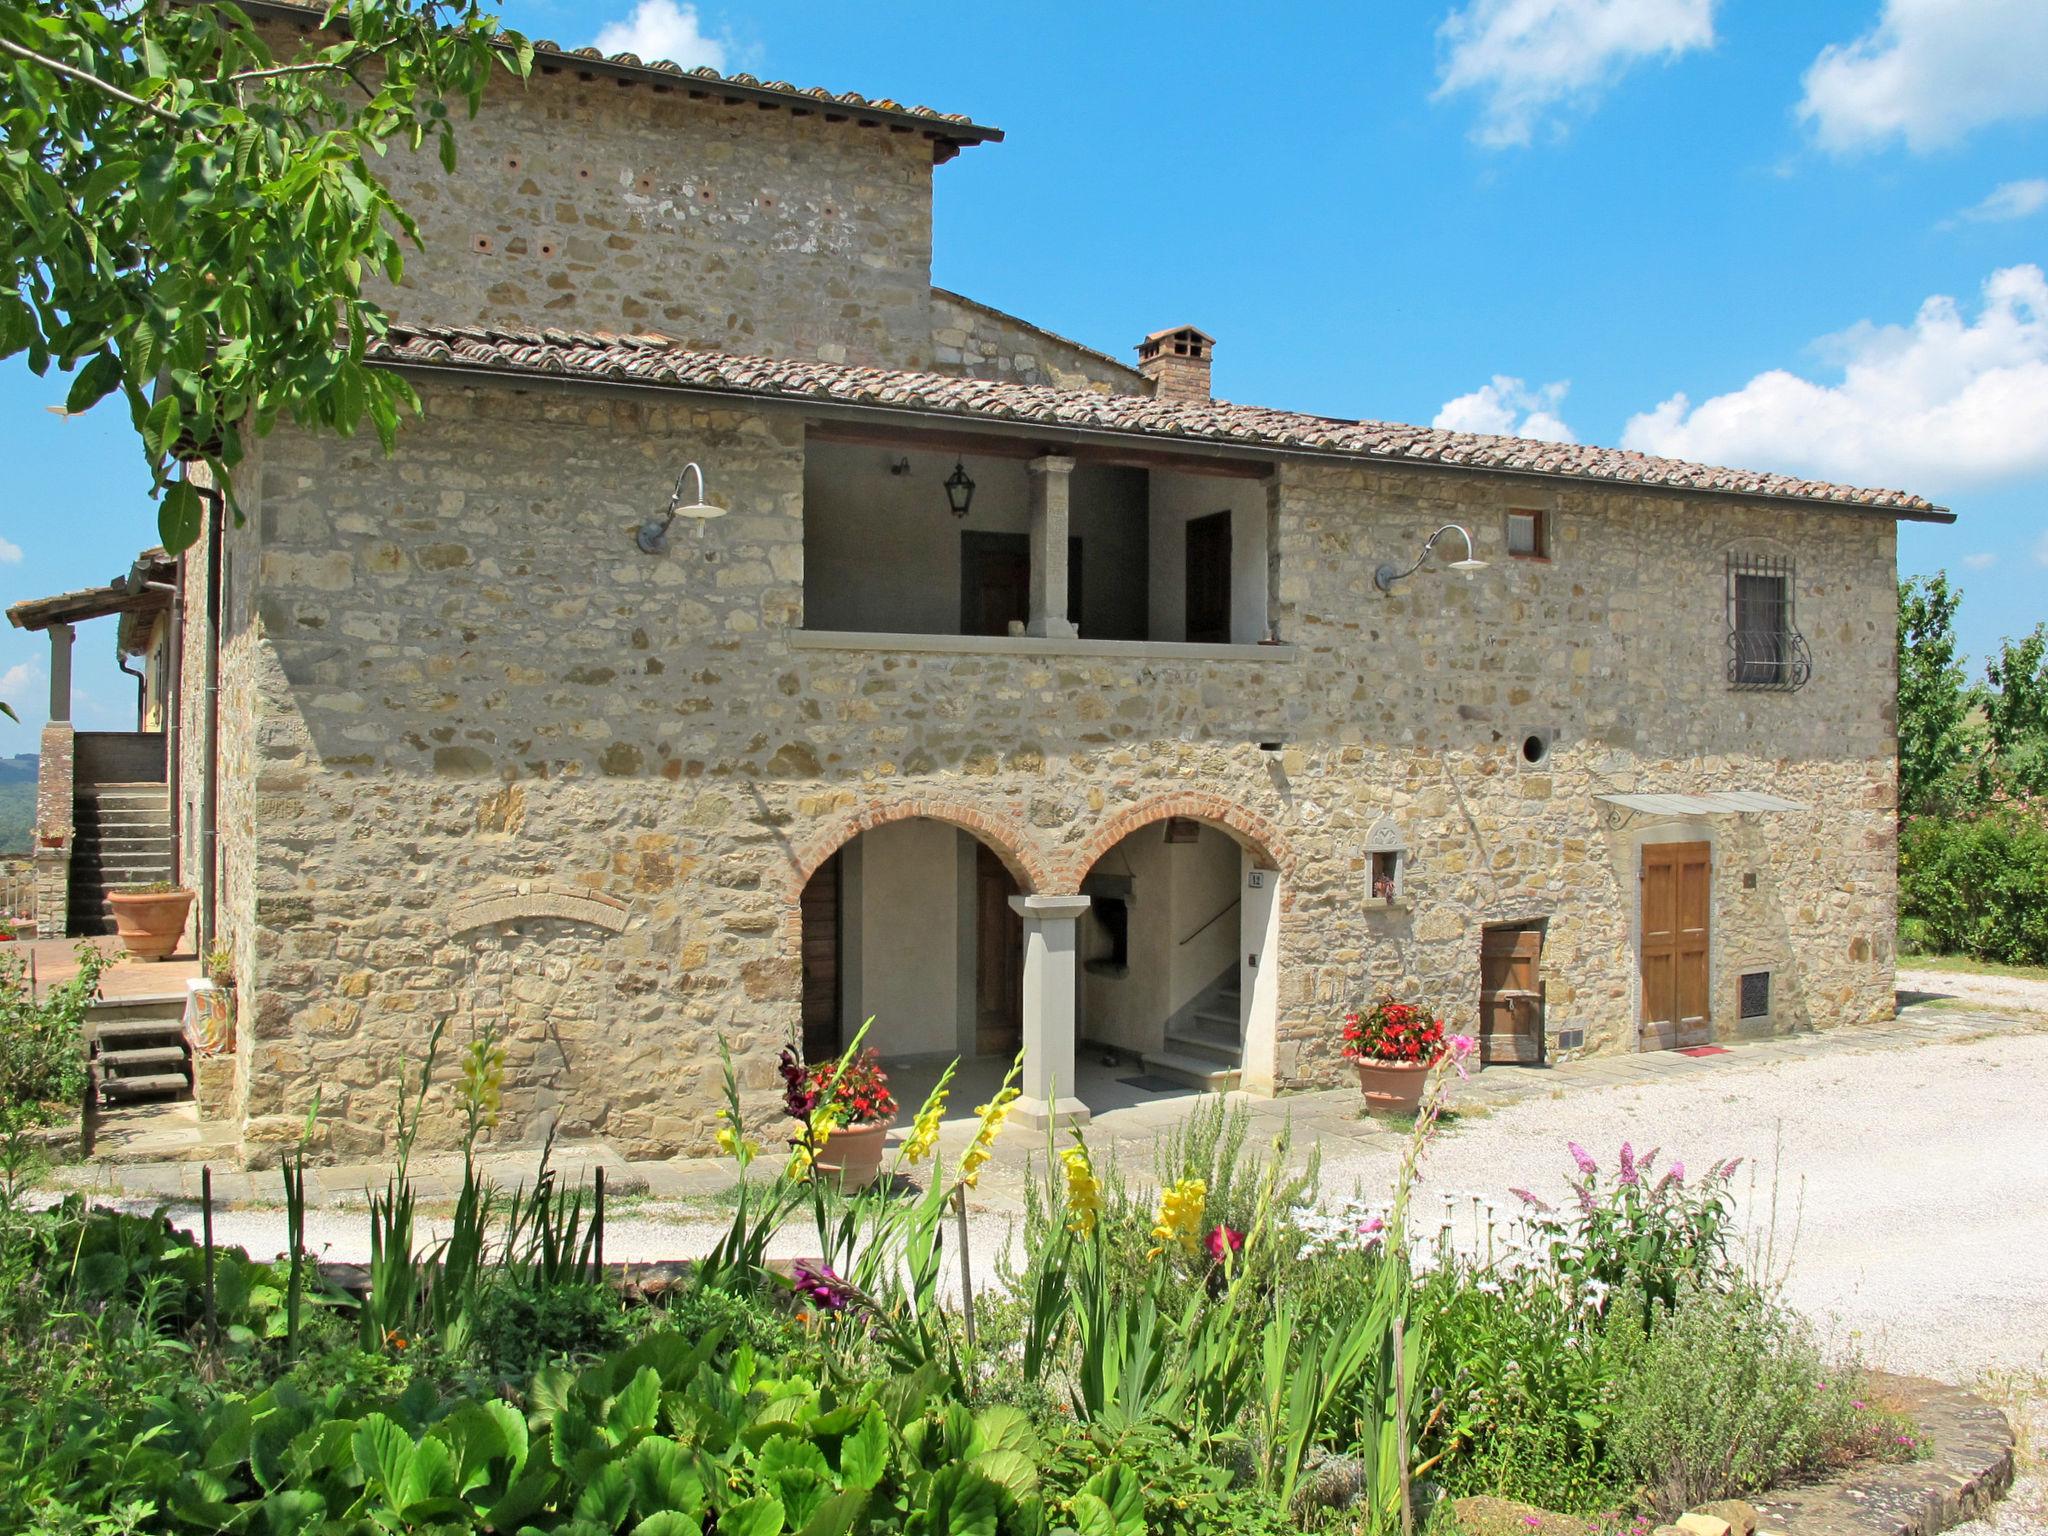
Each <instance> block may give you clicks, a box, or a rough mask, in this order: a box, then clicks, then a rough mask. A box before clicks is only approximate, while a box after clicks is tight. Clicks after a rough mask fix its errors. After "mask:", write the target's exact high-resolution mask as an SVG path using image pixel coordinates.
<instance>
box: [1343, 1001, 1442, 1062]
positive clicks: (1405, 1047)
mask: <svg viewBox="0 0 2048 1536" xmlns="http://www.w3.org/2000/svg"><path fill="white" fill-rule="evenodd" d="M1443 1052H1444V1021H1443V1020H1442V1019H1440V1018H1438V1017H1437V1016H1436V1015H1435V1014H1433V1013H1431V1012H1430V1011H1429V1010H1428V1009H1427V1008H1423V1007H1421V1006H1419V1005H1418V1004H1415V1003H1397V1002H1395V1001H1394V999H1393V998H1391V997H1382V998H1381V999H1380V1000H1379V1001H1378V1002H1376V1003H1374V1004H1373V1005H1372V1007H1371V1008H1369V1009H1367V1010H1366V1011H1365V1012H1364V1013H1351V1014H1346V1015H1345V1016H1344V1054H1345V1055H1346V1056H1348V1057H1351V1058H1352V1059H1354V1060H1358V1061H1393V1062H1407V1061H1412V1062H1416V1063H1418V1064H1421V1065H1424V1066H1427V1065H1428V1064H1429V1063H1431V1062H1433V1061H1435V1060H1436V1059H1437V1057H1439V1056H1441V1055H1442V1054H1443Z"/></svg>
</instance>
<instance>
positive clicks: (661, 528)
mask: <svg viewBox="0 0 2048 1536" xmlns="http://www.w3.org/2000/svg"><path fill="white" fill-rule="evenodd" d="M692 475H695V476H696V477H697V499H696V500H695V501H689V502H686V501H684V500H683V483H684V482H685V481H687V480H688V479H689V478H690V476H692ZM723 516H725V508H723V507H714V506H712V505H711V503H710V502H708V501H706V500H705V499H704V471H703V470H701V469H699V468H698V467H697V466H696V465H695V464H694V463H691V464H685V465H684V466H683V472H682V473H681V474H680V475H677V476H676V488H675V489H674V490H673V491H671V492H670V493H669V498H668V511H667V512H665V513H663V514H662V515H661V516H660V517H650V518H649V519H647V521H646V522H644V523H642V524H641V525H640V529H639V531H638V532H637V533H635V534H634V535H633V542H634V543H636V544H638V545H639V546H640V548H641V550H642V551H643V552H645V553H647V554H650V555H665V554H667V553H668V530H669V524H671V523H673V522H674V521H675V520H676V519H677V518H679V517H694V518H695V519H697V536H698V537H699V538H702V537H703V535H704V525H705V524H706V523H707V522H709V521H710V520H711V519H712V518H714V517H723Z"/></svg>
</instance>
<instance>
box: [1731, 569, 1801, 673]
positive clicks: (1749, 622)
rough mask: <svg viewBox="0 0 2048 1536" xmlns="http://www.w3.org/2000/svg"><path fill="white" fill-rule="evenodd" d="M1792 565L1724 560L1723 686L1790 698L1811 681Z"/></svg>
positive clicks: (1796, 584)
mask: <svg viewBox="0 0 2048 1536" xmlns="http://www.w3.org/2000/svg"><path fill="white" fill-rule="evenodd" d="M1797 587H1798V583H1797V580H1796V572H1795V571H1794V569H1793V563H1792V562H1791V561H1790V560H1783V559H1779V558H1777V557H1776V556H1772V555H1730V556H1729V557H1728V581H1727V603H1728V686H1729V687H1731V688H1737V689H1743V690H1752V691H1769V692H1777V693H1790V692H1791V691H1792V690H1793V689H1795V688H1804V687H1805V686H1806V684H1807V682H1808V680H1809V679H1810V678H1811V677H1812V676H1813V655H1812V653H1811V652H1810V651H1808V650H1807V648H1806V637H1805V636H1804V635H1802V634H1801V633H1800V632H1799V624H1798V620H1797V615H1796V613H1795V611H1794V593H1795V592H1796V590H1797Z"/></svg>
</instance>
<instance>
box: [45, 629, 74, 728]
mask: <svg viewBox="0 0 2048 1536" xmlns="http://www.w3.org/2000/svg"><path fill="white" fill-rule="evenodd" d="M50 718H51V719H52V720H69V719H70V718H71V626H70V625H69V624H52V625H51V626H50Z"/></svg>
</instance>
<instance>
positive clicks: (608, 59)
mask: <svg viewBox="0 0 2048 1536" xmlns="http://www.w3.org/2000/svg"><path fill="white" fill-rule="evenodd" d="M239 4H240V5H241V7H242V9H243V10H244V11H247V12H248V13H249V15H251V16H252V17H256V18H258V19H262V20H271V21H287V22H291V23H293V24H294V25H298V26H305V27H314V26H318V25H319V23H320V19H321V16H322V14H323V8H322V7H321V6H319V5H309V4H305V3H303V0H239ZM346 24H347V17H346V16H345V15H344V16H342V17H340V18H338V19H337V21H336V25H337V26H345V25H346ZM533 54H534V68H535V69H536V70H538V71H539V72H540V73H542V74H559V73H562V72H564V71H567V72H570V73H574V74H578V75H581V76H582V77H583V78H585V79H597V78H603V79H608V80H615V81H617V82H619V83H620V84H622V85H633V84H645V85H649V86H651V87H652V88H653V89H655V90H656V91H681V92H683V93H685V94H686V95H690V96H695V97H704V98H710V99H716V100H724V101H734V102H739V101H750V102H754V103H756V104H758V105H760V106H763V107H779V108H782V109H784V110H786V111H788V112H790V113H791V114H792V115H794V116H798V117H805V116H810V115H812V114H816V115H817V116H819V117H822V118H823V119H824V120H825V121H826V122H828V123H853V124H855V125H856V126H858V127H862V128H890V129H893V130H894V131H896V132H899V133H903V132H915V133H920V134H922V135H924V137H926V138H927V139H930V140H931V141H932V159H933V161H934V162H935V163H943V162H945V161H947V160H950V159H952V158H953V157H954V156H955V155H957V154H958V153H959V152H960V151H961V149H962V148H964V147H965V146H967V145H970V144H994V143H1000V142H1001V141H1002V137H1003V130H1002V129H1000V128H991V127H988V126H986V125H985V124H981V123H976V122H975V121H973V120H972V119H971V118H967V117H963V116H961V115H960V114H959V113H957V112H936V111H934V110H932V108H930V107H907V106H905V105H903V103H901V102H899V101H891V100H889V99H888V98H887V97H874V98H870V97H866V96H861V95H857V94H856V93H855V92H853V91H842V92H840V93H838V94H837V95H835V94H833V93H832V92H830V91H827V90H826V89H824V88H823V87H822V86H810V87H804V88H799V87H797V86H794V85H791V84H790V83H789V82H788V81H787V80H767V81H763V80H757V79H755V78H754V76H752V75H749V74H736V75H722V74H720V73H719V72H718V71H717V70H715V69H711V68H709V67H707V66H705V65H699V66H697V67H696V68H695V69H685V68H683V66H682V65H680V64H674V63H671V62H669V61H668V60H667V59H647V60H643V59H642V58H641V57H640V56H639V55H638V54H635V53H614V54H610V55H606V54H603V53H600V52H598V50H597V49H595V48H564V47H563V46H562V45H561V44H560V43H554V42H549V41H547V40H545V39H539V38H536V39H533Z"/></svg>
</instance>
